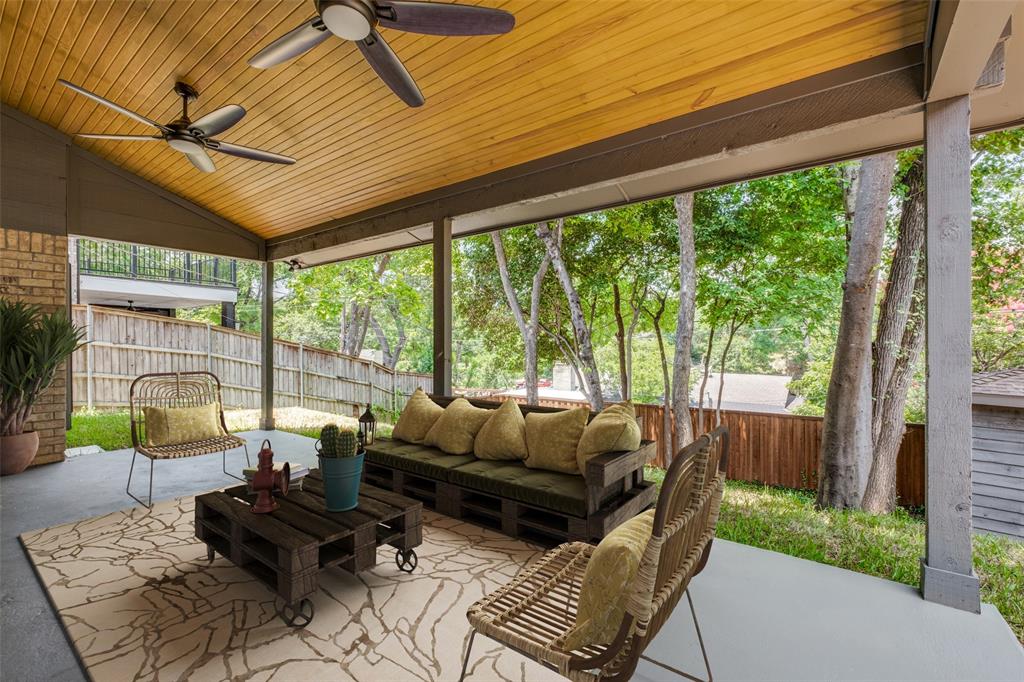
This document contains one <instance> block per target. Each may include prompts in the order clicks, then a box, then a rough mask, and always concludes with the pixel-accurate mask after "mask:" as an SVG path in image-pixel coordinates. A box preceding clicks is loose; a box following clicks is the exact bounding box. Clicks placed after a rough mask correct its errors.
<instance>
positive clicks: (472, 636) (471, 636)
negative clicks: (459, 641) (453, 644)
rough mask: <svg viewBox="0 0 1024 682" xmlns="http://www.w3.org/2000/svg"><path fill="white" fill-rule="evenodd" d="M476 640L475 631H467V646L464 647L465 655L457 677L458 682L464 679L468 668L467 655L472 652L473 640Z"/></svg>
mask: <svg viewBox="0 0 1024 682" xmlns="http://www.w3.org/2000/svg"><path fill="white" fill-rule="evenodd" d="M474 639H476V630H470V631H469V644H468V645H467V646H466V655H465V657H463V659H462V674H461V675H459V682H462V681H463V680H465V679H466V669H467V668H468V667H469V653H470V652H471V651H472V650H473V640H474Z"/></svg>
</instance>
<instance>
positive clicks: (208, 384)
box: [125, 372, 249, 507]
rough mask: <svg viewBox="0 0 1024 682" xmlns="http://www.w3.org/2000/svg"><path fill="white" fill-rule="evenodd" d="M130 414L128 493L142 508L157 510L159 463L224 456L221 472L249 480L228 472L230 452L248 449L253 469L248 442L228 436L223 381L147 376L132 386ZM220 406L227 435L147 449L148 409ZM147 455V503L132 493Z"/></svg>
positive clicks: (195, 375) (206, 376)
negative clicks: (155, 490)
mask: <svg viewBox="0 0 1024 682" xmlns="http://www.w3.org/2000/svg"><path fill="white" fill-rule="evenodd" d="M128 403H129V410H130V412H131V425H132V447H133V449H134V451H133V452H132V465H131V468H129V469H128V484H127V485H126V486H125V492H126V493H128V495H129V496H130V497H131V498H132V499H133V500H135V501H136V502H138V503H139V504H141V505H145V506H146V507H152V506H153V464H154V461H155V460H158V459H179V458H181V457H196V456H199V455H208V454H210V453H214V452H220V453H222V455H221V468H222V469H223V471H224V473H225V474H227V475H228V476H231V477H233V478H237V479H238V480H240V481H244V480H245V479H243V478H241V477H240V476H236V475H235V474H232V473H229V472H228V468H227V451H228V450H234V449H235V448H239V447H241V448H245V463H246V466H249V448H248V447H247V446H246V444H245V440H244V439H242V438H239V437H238V436H233V435H231V434H230V433H228V429H227V424H225V423H224V408H223V404H222V403H221V397H220V380H219V379H218V378H217V377H216V376H215V375H213V374H211V373H210V372H161V373H157V374H143V375H142V376H140V377H139V378H137V379H136V380H135V381H133V382H132V385H131V389H130V390H129V394H128ZM210 403H217V404H218V405H221V407H220V415H219V416H220V425H221V428H222V429H223V431H224V435H222V436H217V437H216V438H208V439H206V440H202V441H198V442H195V443H178V444H175V445H146V414H145V411H144V409H143V408H146V407H199V406H201V405H209V404H210ZM136 455H144V456H145V457H148V458H149V501H148V502H143V501H142V500H140V499H139V498H138V497H136V496H135V495H134V494H132V491H131V485H132V472H133V471H134V469H135V456H136Z"/></svg>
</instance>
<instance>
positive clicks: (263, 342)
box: [260, 262, 274, 431]
mask: <svg viewBox="0 0 1024 682" xmlns="http://www.w3.org/2000/svg"><path fill="white" fill-rule="evenodd" d="M261 290H262V292H263V300H262V312H263V315H262V317H261V319H260V334H261V336H260V351H261V357H260V428H261V429H263V430H264V431H272V430H273V429H274V263H272V262H265V263H263V281H262V286H261Z"/></svg>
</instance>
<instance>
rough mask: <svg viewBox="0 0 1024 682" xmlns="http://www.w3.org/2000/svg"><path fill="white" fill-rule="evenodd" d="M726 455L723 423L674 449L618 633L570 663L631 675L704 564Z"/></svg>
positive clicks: (613, 676)
mask: <svg viewBox="0 0 1024 682" xmlns="http://www.w3.org/2000/svg"><path fill="white" fill-rule="evenodd" d="M728 458H729V431H728V429H726V428H725V427H722V426H720V427H718V428H717V429H715V430H714V431H712V432H711V433H708V434H705V435H703V436H701V437H700V438H698V439H697V440H695V441H694V442H693V443H690V444H689V445H687V446H686V447H684V448H683V449H681V450H680V451H679V452H678V453H677V454H676V456H675V458H674V459H673V460H672V464H671V465H670V466H669V468H668V471H667V472H666V473H665V480H664V481H663V482H662V485H661V492H660V494H659V496H658V504H657V507H656V508H655V512H654V525H653V528H652V531H651V540H650V542H649V543H648V545H647V548H646V550H645V552H644V555H643V558H642V559H641V561H640V567H639V569H638V571H637V580H636V584H635V587H634V591H633V593H632V594H631V595H630V599H629V602H628V603H627V606H626V615H625V617H624V618H623V622H622V625H621V626H620V628H619V632H618V635H617V636H616V638H615V641H614V642H613V643H612V644H611V645H610V646H609V647H608V649H607V650H606V651H605V652H604V654H603V655H601V656H599V657H598V658H599V659H600V660H594V659H591V660H586V659H581V660H579V661H578V662H575V664H572V663H571V664H570V667H571V668H577V669H593V668H595V667H600V668H601V670H602V675H601V678H602V679H608V680H628V679H629V678H630V677H631V676H632V674H633V671H634V670H635V669H636V666H637V663H638V662H639V660H640V657H641V656H642V655H643V652H644V650H645V649H646V648H647V645H648V644H649V643H650V642H651V641H652V640H653V639H654V637H655V636H656V635H657V634H658V632H659V631H660V630H661V627H662V625H664V624H665V621H666V620H668V617H669V616H670V615H671V614H672V610H673V609H674V608H675V606H676V604H677V603H679V600H680V599H681V598H682V596H683V594H684V593H685V592H686V589H687V587H688V586H689V584H690V580H691V579H692V578H693V576H695V575H697V574H698V573H699V572H700V571H701V570H703V568H704V566H705V564H706V563H707V560H708V556H709V553H710V551H711V543H712V540H713V539H714V534H715V524H716V523H717V521H718V512H719V508H720V507H721V503H722V494H723V492H724V488H725V470H726V466H727V464H728ZM595 664H596V665H595Z"/></svg>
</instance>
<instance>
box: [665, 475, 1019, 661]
mask: <svg viewBox="0 0 1024 682" xmlns="http://www.w3.org/2000/svg"><path fill="white" fill-rule="evenodd" d="M663 476H664V471H661V470H658V469H653V468H649V469H648V478H649V479H651V480H655V481H657V482H658V483H660V482H661V478H662V477H663ZM716 535H717V536H718V537H720V538H723V539H725V540H732V541H734V542H740V543H743V544H744V545H751V546H752V547H761V548H763V549H769V550H772V551H775V552H781V553H783V554H789V555H791V556H795V557H800V558H802V559H810V560H811V561H817V562H820V563H823V564H829V565H831V566H838V567H840V568H846V569H849V570H851V571H857V572H858V573H867V574H868V575H874V576H878V577H881V578H888V579H889V580H895V581H897V582H901V583H906V584H908V585H914V586H917V585H918V584H919V581H920V575H921V567H920V559H921V557H922V556H923V555H924V520H923V519H922V518H921V517H920V516H916V515H913V514H911V513H909V512H907V511H906V510H903V509H900V510H897V511H896V512H895V513H894V514H887V515H882V516H874V515H871V514H868V513H865V512H861V511H834V510H817V509H815V508H814V494H813V493H811V492H807V491H798V490H788V489H780V488H769V487H767V486H763V485H759V484H754V483H742V482H739V481H728V482H727V483H726V488H725V497H724V498H723V500H722V512H721V515H720V517H719V520H718V528H717V532H716ZM974 570H975V572H976V573H977V574H978V577H979V578H980V579H981V598H982V601H986V602H989V603H990V604H994V605H995V606H996V608H998V609H999V612H1000V613H1002V614H1003V618H1005V619H1006V622H1007V623H1009V624H1010V627H1011V628H1013V631H1014V633H1015V634H1016V635H1017V639H1019V640H1020V641H1021V642H1024V598H1022V597H1021V595H1024V543H1021V542H1017V541H1014V540H1011V539H1009V538H1002V537H996V536H992V535H976V536H975V537H974Z"/></svg>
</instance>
